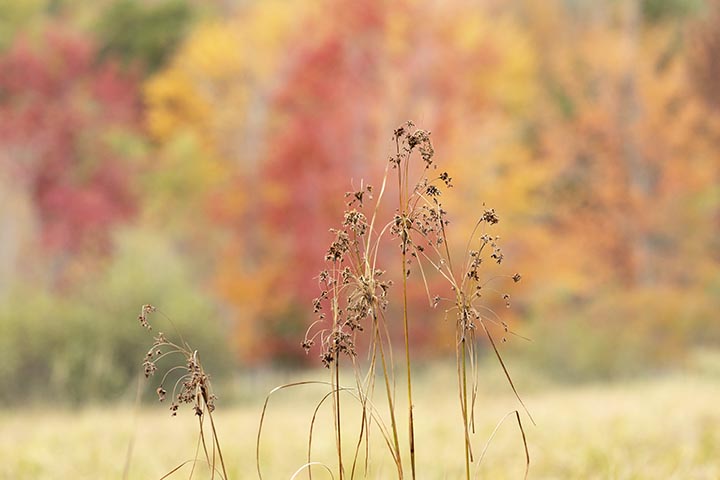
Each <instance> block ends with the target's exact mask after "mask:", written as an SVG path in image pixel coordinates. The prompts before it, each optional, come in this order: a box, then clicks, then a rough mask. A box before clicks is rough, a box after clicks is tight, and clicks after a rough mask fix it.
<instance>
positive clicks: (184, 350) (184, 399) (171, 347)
mask: <svg viewBox="0 0 720 480" xmlns="http://www.w3.org/2000/svg"><path fill="white" fill-rule="evenodd" d="M156 312H157V313H160V312H158V310H157V309H156V308H155V307H154V306H152V305H143V307H142V309H141V311H140V315H138V320H139V321H140V324H141V325H142V326H143V327H145V328H146V329H147V330H152V326H151V325H150V322H149V321H148V318H149V316H150V314H152V313H156ZM166 318H167V317H166ZM167 320H168V321H169V322H170V323H171V324H172V321H171V320H170V319H169V318H167ZM178 335H179V336H180V341H179V342H173V341H171V340H169V339H168V338H167V337H166V336H165V334H164V333H162V332H159V333H158V334H157V335H156V336H155V337H154V339H153V344H152V346H151V347H150V350H148V352H147V354H146V355H145V359H144V361H143V369H144V372H145V378H150V377H151V376H154V375H155V372H156V371H157V369H158V367H157V364H158V362H159V361H160V360H163V359H165V358H166V357H170V356H179V357H180V359H181V361H180V362H178V363H177V364H175V365H174V366H171V367H169V368H167V370H166V371H165V374H164V375H163V377H162V379H161V380H160V383H159V385H158V386H157V388H156V390H155V392H156V394H157V396H158V400H159V401H160V402H164V401H165V400H166V398H167V395H168V391H167V390H166V388H165V387H166V386H167V384H166V381H167V380H168V379H169V378H172V377H174V376H173V375H171V374H173V372H180V375H179V378H178V379H177V380H176V381H175V382H174V385H173V387H172V390H171V391H170V399H171V403H170V412H171V415H172V416H176V415H177V412H178V409H179V407H180V405H182V404H188V405H190V406H191V407H192V410H193V412H194V414H195V416H196V417H197V419H198V429H199V431H198V443H197V447H196V449H195V456H194V458H193V459H192V460H188V461H185V462H183V463H181V464H180V465H178V466H176V467H175V468H173V469H172V470H170V471H169V472H168V473H167V474H166V475H164V476H163V477H162V478H166V477H168V476H170V475H172V474H173V473H175V472H177V471H178V470H180V469H181V468H182V467H184V466H186V465H188V464H191V471H190V478H192V476H193V473H194V472H195V468H196V465H197V463H198V461H199V459H200V450H201V449H202V454H203V456H204V462H206V463H207V465H208V466H209V468H210V471H211V478H215V474H216V473H217V474H218V476H219V478H222V479H224V480H227V478H228V475H227V472H226V469H225V461H224V459H223V456H222V450H221V449H220V442H219V440H218V435H217V431H216V429H215V420H214V419H213V411H215V400H216V397H215V394H214V393H213V392H212V387H211V385H210V376H209V375H208V374H207V373H205V370H204V369H203V366H202V363H201V362H200V357H199V355H198V352H197V350H193V349H192V348H191V347H190V345H189V344H188V343H187V342H185V340H184V339H183V338H182V335H181V334H179V333H178ZM206 416H207V417H208V418H209V419H210V429H211V444H210V451H208V445H207V443H208V442H207V439H206V435H205V426H204V421H205V417H206ZM218 461H219V465H218ZM161 480H162V479H161Z"/></svg>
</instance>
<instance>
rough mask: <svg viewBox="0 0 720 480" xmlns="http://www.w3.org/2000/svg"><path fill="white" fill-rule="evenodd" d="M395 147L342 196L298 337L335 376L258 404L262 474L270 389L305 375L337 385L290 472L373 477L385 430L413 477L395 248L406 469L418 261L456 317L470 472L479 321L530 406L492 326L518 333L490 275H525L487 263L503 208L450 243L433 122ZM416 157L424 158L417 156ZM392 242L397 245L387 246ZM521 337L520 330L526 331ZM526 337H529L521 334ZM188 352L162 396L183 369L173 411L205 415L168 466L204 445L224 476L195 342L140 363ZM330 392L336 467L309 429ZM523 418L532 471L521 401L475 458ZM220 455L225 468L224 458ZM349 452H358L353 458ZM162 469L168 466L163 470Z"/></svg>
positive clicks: (166, 345)
mask: <svg viewBox="0 0 720 480" xmlns="http://www.w3.org/2000/svg"><path fill="white" fill-rule="evenodd" d="M393 139H394V143H395V154H394V155H393V156H392V157H390V160H389V162H388V164H387V166H386V169H385V175H384V177H383V180H382V185H381V187H380V188H379V190H378V191H376V190H375V189H374V188H373V187H372V186H370V185H365V184H364V183H361V184H360V186H359V188H358V189H356V190H353V191H351V192H348V193H347V194H346V195H345V203H346V210H345V213H344V217H343V220H342V223H341V225H340V226H339V228H337V229H332V230H331V233H332V235H333V240H332V242H331V243H330V246H329V247H328V250H327V253H326V255H325V261H326V262H327V268H325V269H324V270H322V271H321V272H320V274H319V275H318V277H317V280H318V284H319V287H320V294H319V296H318V297H317V298H316V299H315V300H314V301H313V311H314V313H315V315H316V316H317V319H316V321H315V322H313V323H312V324H311V325H310V327H309V328H308V330H307V332H306V334H305V339H304V340H303V342H302V346H303V347H304V348H305V350H306V351H307V352H310V351H311V350H312V349H313V346H314V345H317V346H318V347H319V350H320V361H321V363H322V365H323V366H325V367H326V368H328V370H329V372H330V378H329V380H328V381H306V382H295V383H290V384H286V385H281V386H279V387H277V388H275V389H274V390H273V391H271V392H270V394H268V396H267V397H266V399H265V403H264V405H263V408H262V413H261V417H260V425H259V428H258V434H257V443H256V465H257V472H258V477H259V478H260V479H262V472H261V464H260V463H261V462H260V446H261V437H262V431H263V425H264V421H265V418H266V414H267V412H268V403H269V400H270V398H271V396H272V395H274V394H275V393H277V392H280V391H283V390H285V389H288V388H296V387H302V386H307V385H320V386H322V387H323V388H329V391H328V392H327V393H326V394H325V395H324V396H323V397H322V399H321V400H320V401H319V402H318V403H317V405H316V407H315V409H314V412H313V414H312V416H311V420H310V431H309V436H308V445H307V461H306V462H305V463H304V464H303V465H301V466H300V467H299V468H298V469H297V471H296V472H295V473H294V474H293V475H292V478H297V477H298V476H299V475H300V474H301V473H302V472H303V471H305V470H306V471H307V474H308V477H309V478H310V479H312V470H313V467H317V468H322V469H324V470H325V471H326V472H329V473H330V474H331V476H333V478H335V475H334V474H333V473H334V472H336V473H337V478H338V479H339V480H342V479H344V478H346V477H349V478H351V479H352V478H355V476H356V474H358V471H359V470H360V468H362V467H360V466H361V465H364V473H365V475H364V476H365V477H366V478H367V476H368V474H369V471H370V469H369V462H370V442H371V438H373V437H372V436H371V434H370V432H371V430H373V431H377V432H379V434H380V437H381V438H382V440H383V441H384V442H385V445H386V446H387V449H388V452H389V454H390V455H391V457H392V460H393V462H394V464H395V466H396V469H397V476H398V478H399V479H403V478H405V475H406V470H405V466H404V465H403V460H402V459H403V451H402V449H401V446H400V441H399V435H398V428H399V423H398V415H397V411H398V402H397V398H396V394H395V383H396V378H395V369H394V361H393V350H394V343H393V339H392V337H391V335H390V328H389V322H390V321H394V320H392V319H390V318H388V316H389V309H388V305H389V302H390V296H389V293H390V291H391V288H392V287H393V282H392V281H391V280H390V279H389V278H388V273H387V270H386V268H385V267H384V266H382V265H380V263H381V262H382V261H385V258H386V257H387V255H386V254H385V250H388V251H389V252H390V253H392V252H398V253H399V255H398V264H400V266H401V269H400V274H401V277H402V291H401V295H402V309H401V311H402V329H403V347H404V354H405V355H404V366H405V369H404V371H405V375H404V380H405V381H406V385H407V418H408V429H409V432H408V451H409V459H410V476H411V478H412V479H413V480H414V479H415V478H416V474H417V472H416V461H415V460H416V452H415V433H414V432H415V422H416V419H415V417H414V415H413V400H412V395H413V391H412V368H411V350H410V347H411V336H410V325H411V321H412V319H411V318H410V315H409V310H408V276H409V275H410V272H411V270H412V269H417V270H418V271H419V275H416V277H418V278H421V279H422V282H423V285H424V287H425V290H426V293H427V295H428V300H429V303H430V305H431V306H432V307H438V306H439V305H440V304H446V305H447V308H446V309H445V315H446V317H447V316H449V315H454V317H455V322H454V325H455V337H456V359H457V380H458V396H459V400H460V411H461V418H462V422H463V431H464V445H465V448H464V460H465V474H466V475H465V478H466V479H467V480H469V479H470V477H471V471H472V466H473V464H474V463H475V456H474V455H473V449H472V435H473V433H474V425H475V400H476V398H477V392H478V389H479V377H478V346H477V340H478V339H477V337H476V333H477V331H479V329H482V332H483V336H484V337H485V338H487V340H488V342H489V344H490V346H491V347H492V350H493V352H494V353H495V355H496V357H497V359H498V361H499V363H500V366H501V368H502V370H503V372H504V374H505V376H506V378H507V380H508V383H509V385H510V387H511V389H512V391H513V392H514V394H515V395H516V397H517V399H518V401H519V402H520V404H521V405H522V407H523V409H524V410H525V412H526V413H527V414H528V416H529V417H530V420H531V421H532V417H531V416H530V415H529V413H528V412H527V409H525V406H524V404H523V402H522V400H521V399H520V397H519V395H518V393H517V390H516V388H515V385H514V383H513V381H512V379H511V377H510V374H509V372H508V369H507V367H506V365H505V362H504V361H503V359H502V356H501V355H500V352H499V350H498V347H497V343H496V335H497V334H496V333H494V332H496V331H500V332H502V337H501V338H502V341H503V342H504V341H506V338H507V337H506V335H507V334H512V335H517V334H515V333H514V332H512V331H511V330H510V329H509V327H508V325H507V324H506V323H505V322H503V321H502V320H501V319H500V317H499V315H497V313H495V312H494V311H493V310H492V309H491V308H490V307H489V306H488V304H487V303H485V300H487V298H486V296H490V295H498V296H500V298H501V299H502V301H504V302H505V304H506V306H508V307H509V306H510V301H509V299H510V296H509V294H507V293H502V292H500V291H498V290H496V289H495V288H493V284H494V283H495V282H498V281H503V280H505V281H507V282H509V283H510V284H512V283H517V282H519V281H520V279H521V276H520V274H518V273H516V274H514V275H499V276H494V277H489V278H487V277H486V276H485V275H484V272H483V268H484V265H487V264H493V263H495V264H501V263H502V262H503V260H504V258H505V257H504V255H503V252H502V249H501V247H500V238H499V237H498V236H492V235H490V233H488V232H489V230H490V229H491V228H492V227H493V226H494V225H496V224H497V223H498V222H499V221H500V219H499V216H498V215H497V213H496V212H495V210H494V209H488V208H485V206H484V205H483V209H482V211H481V212H480V213H479V218H478V220H477V222H476V224H475V227H474V229H473V231H472V233H471V235H470V239H469V240H468V243H467V246H466V248H465V251H464V252H463V256H462V257H461V261H460V262H457V263H455V262H456V260H457V258H455V257H453V255H452V254H451V247H450V242H448V239H447V234H446V230H447V228H448V225H449V220H448V214H447V212H446V211H445V210H444V208H443V206H442V203H441V201H440V198H441V196H442V194H443V192H444V191H445V190H446V189H448V188H451V187H452V178H451V177H450V175H449V174H448V173H447V172H441V173H437V167H436V165H435V161H434V155H435V151H434V149H433V145H432V142H431V141H430V133H429V132H426V131H424V130H420V129H417V128H415V126H414V125H413V124H412V122H407V123H406V124H404V125H402V126H401V127H399V128H397V129H396V130H395V131H394V132H393ZM418 157H419V159H418ZM392 174H394V175H395V176H396V178H397V193H398V198H397V206H396V209H395V213H394V214H393V215H392V216H391V218H388V219H387V220H386V221H384V222H383V221H382V220H380V217H381V216H382V215H381V205H382V202H383V200H384V196H385V192H386V187H387V185H388V182H389V181H390V177H391V176H392ZM388 243H390V244H391V245H392V246H390V247H388ZM431 271H432V272H436V273H437V274H438V275H439V276H440V277H441V278H442V279H444V280H445V282H446V285H447V287H448V294H447V295H444V296H440V295H432V294H431V292H430V290H431V288H430V281H429V278H430V275H429V274H430V272H431ZM154 312H156V309H155V307H153V306H151V305H145V306H143V308H142V311H141V313H140V315H139V320H140V323H141V324H142V325H143V326H144V327H146V328H148V329H151V327H150V324H149V322H148V316H149V315H150V314H151V313H154ZM362 334H365V335H366V336H367V342H366V343H367V344H368V350H367V360H362V359H360V358H358V357H359V356H358V345H360V344H361V343H360V342H358V340H359V335H362ZM518 336H519V335H518ZM522 338H524V337H522ZM173 354H178V355H180V357H181V358H183V362H181V363H180V364H178V365H175V366H174V367H171V368H169V369H168V370H167V371H166V373H165V374H164V376H163V378H162V380H161V382H160V384H159V386H158V387H157V390H156V392H157V394H158V397H159V399H160V401H164V400H165V398H166V396H167V395H168V391H167V390H166V388H165V386H166V385H165V382H166V380H167V379H168V378H169V375H170V374H171V373H172V372H177V371H180V372H181V375H180V378H179V379H178V380H177V381H176V382H175V383H174V386H173V388H172V390H171V393H170V397H171V398H172V399H173V400H172V403H171V406H170V410H171V412H172V415H176V413H177V410H178V408H179V406H180V404H183V403H186V404H189V405H191V406H192V408H193V411H194V413H195V415H197V417H198V419H199V438H198V446H197V449H196V453H195V458H194V459H193V460H190V461H188V462H185V463H183V464H180V465H179V466H177V467H176V468H174V469H173V470H171V471H170V472H169V473H168V474H167V475H166V477H167V476H169V475H170V474H172V473H174V472H176V471H177V470H179V469H180V468H181V467H182V466H184V465H186V464H188V463H192V466H193V470H192V471H191V474H190V476H191V477H192V473H193V472H194V471H195V465H196V464H197V462H198V458H200V449H201V448H202V451H203V454H204V461H205V462H207V464H208V465H209V466H210V469H211V472H212V475H213V476H214V475H215V473H216V472H217V473H218V475H219V476H220V477H221V478H223V479H227V478H228V477H227V473H226V469H225V463H224V460H223V457H222V453H221V450H220V444H219V442H218V438H217V432H216V429H215V423H214V421H213V417H212V412H213V410H214V408H215V396H214V395H213V394H212V390H211V386H210V378H209V376H208V375H207V374H206V373H205V371H204V370H203V367H202V364H201V363H200V360H199V356H198V352H197V351H196V350H193V349H192V348H191V347H190V346H189V345H188V344H187V342H185V341H184V340H183V339H182V336H181V335H180V341H179V342H172V341H170V340H168V338H167V337H166V336H165V335H163V334H162V333H159V334H158V335H157V336H156V337H155V339H154V342H153V345H152V347H151V348H150V350H149V351H148V353H147V355H146V356H145V360H144V363H143V367H144V371H145V376H146V377H150V376H152V375H153V374H154V373H155V372H156V370H157V362H158V361H159V360H161V359H163V358H165V357H166V356H170V355H173ZM341 365H342V366H343V368H348V369H349V370H350V371H351V372H352V375H353V379H354V385H353V386H351V387H348V386H341V385H340V369H341ZM379 373H381V374H382V379H383V382H382V383H383V386H384V388H383V390H384V401H385V402H387V412H388V413H387V416H388V418H385V415H384V414H383V413H381V412H382V411H384V409H379V408H378V407H377V406H376V401H375V381H376V378H377V376H378V375H377V374H379ZM343 398H345V399H347V400H350V401H352V402H354V403H356V404H357V405H359V406H360V418H359V425H360V428H359V433H358V434H357V438H356V439H354V440H353V445H354V449H353V452H352V454H351V455H349V454H348V453H347V452H344V451H343V426H344V425H345V424H346V422H347V419H346V418H344V415H343V410H342V409H341V406H342V405H344V403H341V400H342V399H343ZM326 401H330V402H331V403H332V412H333V425H334V432H335V451H336V456H337V468H336V469H334V468H333V467H331V466H330V465H328V464H326V463H322V462H318V461H314V460H313V455H312V445H313V434H314V429H315V425H316V420H317V417H318V412H319V411H320V409H321V407H322V406H323V405H324V404H325V402H326ZM206 415H207V417H208V418H209V419H210V425H211V428H212V443H211V453H210V452H208V448H207V444H206V437H205V433H204V428H203V421H204V418H205V416H206ZM513 417H514V418H515V419H516V420H517V423H518V426H519V429H520V432H521V434H522V441H523V447H524V450H525V455H526V469H525V476H526V477H527V472H528V467H529V463H530V458H529V454H528V449H527V442H526V439H525V431H524V429H523V425H522V421H521V417H520V411H518V410H513V411H511V412H510V413H508V414H507V415H506V416H505V417H503V419H501V420H500V422H499V423H498V426H497V427H496V429H495V431H494V432H493V433H492V434H491V436H490V438H489V439H488V442H487V444H486V445H485V448H484V449H483V451H482V453H481V454H480V455H479V457H478V458H477V464H479V463H480V462H481V461H482V459H483V457H484V455H485V452H486V451H487V447H488V445H489V443H490V441H491V440H492V439H493V437H494V435H495V433H496V432H497V429H498V428H499V426H500V425H501V424H502V423H503V422H504V421H505V420H506V419H507V418H513ZM216 458H217V460H219V468H218V465H217V464H216ZM348 458H351V460H352V461H351V462H347V461H346V460H347V459H348ZM163 478H165V477H163Z"/></svg>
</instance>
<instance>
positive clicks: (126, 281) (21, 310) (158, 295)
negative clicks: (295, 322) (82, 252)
mask: <svg viewBox="0 0 720 480" xmlns="http://www.w3.org/2000/svg"><path fill="white" fill-rule="evenodd" d="M197 283H198V282H195V281H194V280H193V276H192V272H191V271H190V269H189V268H188V266H187V264H185V263H183V262H182V261H181V260H180V256H179V255H178V254H176V253H174V250H173V248H172V246H171V245H168V244H167V242H163V241H160V240H159V239H158V238H157V237H155V236H153V235H151V234H147V233H141V232H132V233H127V234H125V235H123V237H122V238H120V240H119V251H118V252H117V254H116V256H115V257H114V260H113V262H112V264H111V265H109V266H108V268H107V270H106V271H105V272H104V273H103V275H102V276H101V277H100V278H98V279H89V281H88V282H87V284H86V285H84V286H81V287H80V288H78V289H76V290H75V291H73V292H72V293H71V294H65V295H63V294H59V293H48V292H45V291H37V290H36V289H34V288H33V287H32V286H31V285H19V286H17V287H16V288H15V289H14V291H13V292H12V293H11V294H10V295H9V296H8V298H7V299H5V301H4V302H3V303H2V307H0V382H2V384H3V385H4V387H5V388H3V389H2V392H0V401H2V402H4V403H14V404H19V403H24V402H27V401H28V400H32V401H38V400H49V401H61V402H72V403H78V402H86V401H90V400H98V399H117V398H119V397H122V396H128V397H132V396H133V395H134V393H135V385H136V383H135V381H134V379H135V378H136V377H137V375H138V374H139V372H141V364H142V361H143V357H144V355H145V352H146V351H147V350H148V349H149V347H150V345H151V343H152V335H153V334H154V333H156V332H158V331H163V332H165V333H166V334H167V335H168V336H174V335H175V334H176V333H175V331H174V328H173V327H172V325H171V324H170V323H169V322H168V321H167V320H165V319H164V318H163V317H162V315H155V316H154V317H153V318H152V320H151V323H152V324H153V327H154V328H153V329H154V331H153V332H148V331H146V330H145V329H143V328H142V327H141V326H140V325H139V322H138V321H137V316H138V314H139V313H140V308H141V306H142V305H143V304H146V303H151V304H153V305H155V306H157V307H158V309H159V310H161V311H162V312H164V313H166V314H167V315H168V316H169V317H170V318H172V321H173V323H174V324H175V325H176V327H177V330H178V331H179V332H181V333H182V335H183V336H184V337H185V338H186V339H187V340H188V341H189V343H190V344H191V345H192V347H193V348H197V349H198V351H199V352H200V354H201V356H202V359H203V363H204V364H205V365H206V366H207V368H208V370H209V371H211V372H212V373H213V374H215V375H222V374H223V373H225V372H228V370H229V368H230V367H231V365H232V361H231V355H230V349H229V347H228V346H227V342H226V341H225V335H224V326H223V325H222V324H221V322H220V320H219V317H218V311H217V310H218V309H217V307H216V306H215V305H214V303H213V301H212V300H211V299H210V298H209V297H207V296H204V295H203V294H202V293H199V292H200V288H199V286H198V285H197ZM168 360H169V359H168ZM161 366H162V365H161Z"/></svg>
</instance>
